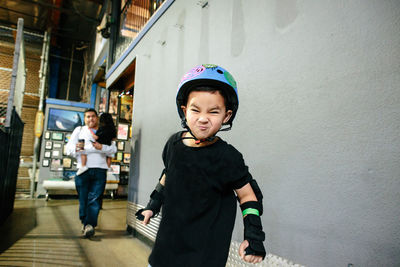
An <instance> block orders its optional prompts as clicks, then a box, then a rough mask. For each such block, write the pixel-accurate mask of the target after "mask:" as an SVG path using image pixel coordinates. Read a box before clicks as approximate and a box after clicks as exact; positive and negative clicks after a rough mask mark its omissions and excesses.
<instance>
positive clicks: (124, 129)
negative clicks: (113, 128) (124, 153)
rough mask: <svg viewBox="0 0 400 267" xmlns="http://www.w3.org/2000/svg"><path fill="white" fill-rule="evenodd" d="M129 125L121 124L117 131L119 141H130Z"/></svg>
mask: <svg viewBox="0 0 400 267" xmlns="http://www.w3.org/2000/svg"><path fill="white" fill-rule="evenodd" d="M128 132H129V124H125V123H119V124H118V130H117V139H120V140H128Z"/></svg>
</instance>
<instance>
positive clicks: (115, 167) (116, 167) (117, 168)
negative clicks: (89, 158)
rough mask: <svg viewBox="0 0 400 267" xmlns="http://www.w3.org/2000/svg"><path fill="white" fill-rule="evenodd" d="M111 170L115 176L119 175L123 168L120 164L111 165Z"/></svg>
mask: <svg viewBox="0 0 400 267" xmlns="http://www.w3.org/2000/svg"><path fill="white" fill-rule="evenodd" d="M110 167H111V169H112V173H113V174H119V173H120V170H121V166H120V165H119V164H111V166H110Z"/></svg>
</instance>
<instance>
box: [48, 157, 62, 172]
mask: <svg viewBox="0 0 400 267" xmlns="http://www.w3.org/2000/svg"><path fill="white" fill-rule="evenodd" d="M62 170H63V166H62V164H61V159H51V164H50V171H62Z"/></svg>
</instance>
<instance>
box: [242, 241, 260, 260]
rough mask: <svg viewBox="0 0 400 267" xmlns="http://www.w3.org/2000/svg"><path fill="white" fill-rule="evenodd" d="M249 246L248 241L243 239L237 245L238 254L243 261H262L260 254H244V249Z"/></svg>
mask: <svg viewBox="0 0 400 267" xmlns="http://www.w3.org/2000/svg"><path fill="white" fill-rule="evenodd" d="M248 246H249V241H247V240H244V241H243V242H242V244H240V246H239V256H240V257H241V258H242V260H244V261H245V262H249V263H259V262H261V261H262V259H263V258H262V257H261V256H256V255H246V254H245V252H244V250H245V249H246V248H247V247H248Z"/></svg>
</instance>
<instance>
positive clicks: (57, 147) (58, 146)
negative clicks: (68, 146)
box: [53, 143, 62, 149]
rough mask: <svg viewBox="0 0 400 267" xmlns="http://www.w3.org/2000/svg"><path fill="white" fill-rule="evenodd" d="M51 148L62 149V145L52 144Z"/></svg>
mask: <svg viewBox="0 0 400 267" xmlns="http://www.w3.org/2000/svg"><path fill="white" fill-rule="evenodd" d="M53 148H54V149H60V148H62V144H61V143H54V144H53Z"/></svg>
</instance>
